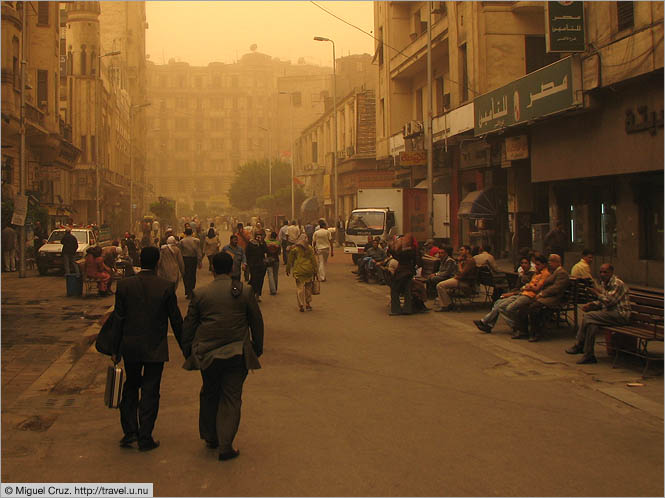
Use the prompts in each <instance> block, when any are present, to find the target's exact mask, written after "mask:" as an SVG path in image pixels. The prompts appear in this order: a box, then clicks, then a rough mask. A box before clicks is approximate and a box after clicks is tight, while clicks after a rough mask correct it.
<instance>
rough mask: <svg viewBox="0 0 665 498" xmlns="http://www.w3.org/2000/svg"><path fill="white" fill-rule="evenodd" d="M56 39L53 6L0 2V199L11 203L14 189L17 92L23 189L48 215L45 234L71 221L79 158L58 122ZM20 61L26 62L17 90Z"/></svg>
mask: <svg viewBox="0 0 665 498" xmlns="http://www.w3.org/2000/svg"><path fill="white" fill-rule="evenodd" d="M24 8H25V12H26V16H25V20H24V17H23V12H24ZM24 21H25V22H24ZM24 27H25V30H26V31H25V32H24ZM24 35H25V40H27V42H26V44H25V45H24V44H23V40H24ZM59 39H60V24H59V21H58V4H57V2H25V4H24V3H23V2H2V199H3V202H4V201H13V200H14V198H15V196H16V194H17V193H18V189H19V174H20V172H19V166H20V114H21V109H20V108H21V93H22V92H23V93H24V94H25V101H26V104H25V120H26V122H25V123H26V127H25V137H26V139H25V143H26V150H25V152H26V157H25V166H26V177H25V188H26V193H27V194H28V196H29V202H30V203H32V204H36V205H39V206H41V207H42V208H43V209H45V210H46V212H47V213H48V227H46V228H53V227H54V226H56V225H57V224H59V223H66V222H68V221H70V220H71V218H72V216H73V211H74V202H73V197H72V189H71V186H72V176H73V170H74V164H75V163H76V161H77V158H78V156H79V153H80V150H79V149H78V147H76V146H75V144H73V143H72V130H71V127H70V126H69V125H68V124H66V123H65V122H64V121H63V120H62V119H61V118H60V112H59V106H60V85H59V82H60V63H59V57H58V54H59ZM22 60H23V61H26V65H25V66H26V67H25V71H26V85H25V88H23V89H22V88H21V61H22ZM32 221H33V220H26V222H27V224H30V223H31V222H32ZM28 228H30V227H28Z"/></svg>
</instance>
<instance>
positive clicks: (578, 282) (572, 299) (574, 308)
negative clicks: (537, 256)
mask: <svg viewBox="0 0 665 498" xmlns="http://www.w3.org/2000/svg"><path fill="white" fill-rule="evenodd" d="M591 286H593V281H591V280H589V279H584V278H575V277H570V279H569V282H568V287H567V288H566V290H565V292H564V294H563V299H562V300H561V302H560V303H559V304H558V305H557V306H553V307H552V308H550V309H551V319H552V321H553V322H554V323H555V325H556V326H557V327H558V326H560V325H562V324H566V325H568V326H569V327H573V328H574V329H575V330H577V326H578V322H579V311H578V308H579V305H580V304H585V303H588V302H590V301H593V300H595V294H592V293H591V291H589V287H591ZM569 313H572V314H573V322H572V323H571V322H570V317H569Z"/></svg>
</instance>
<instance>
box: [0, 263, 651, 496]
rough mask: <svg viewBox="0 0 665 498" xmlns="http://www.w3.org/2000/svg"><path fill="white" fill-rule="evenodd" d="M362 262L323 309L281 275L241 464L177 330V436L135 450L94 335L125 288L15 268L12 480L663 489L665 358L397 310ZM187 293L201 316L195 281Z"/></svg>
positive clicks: (335, 491)
mask: <svg viewBox="0 0 665 498" xmlns="http://www.w3.org/2000/svg"><path fill="white" fill-rule="evenodd" d="M206 269H207V265H204V268H203V269H202V270H200V271H199V274H198V285H199V286H201V285H205V284H206V283H207V282H209V281H210V279H211V276H210V274H209V273H208V272H207V271H206ZM352 269H353V265H352V264H351V261H350V257H349V256H345V255H343V254H342V253H341V251H339V252H337V253H336V255H335V257H334V258H332V259H331V262H330V265H329V277H328V281H327V282H324V283H322V285H321V287H322V291H321V295H319V296H314V300H313V303H312V304H313V308H314V310H313V312H311V313H299V312H298V308H297V305H296V298H295V285H294V282H293V278H289V277H286V276H285V275H284V270H283V267H282V268H280V282H279V293H278V295H276V296H270V295H269V292H268V283H267V281H266V283H265V287H264V295H263V298H262V302H261V309H262V312H263V316H264V320H265V324H266V326H265V347H264V355H263V356H262V358H261V362H262V364H263V368H262V369H261V370H258V371H254V372H252V373H250V375H249V376H248V378H247V381H246V383H245V389H244V404H243V415H242V420H241V425H240V430H239V433H238V437H237V439H236V445H237V447H238V448H239V449H240V451H241V454H240V457H239V458H238V459H236V460H233V461H230V462H219V461H218V460H217V458H216V456H217V455H216V452H215V450H209V449H206V448H205V445H204V444H203V442H202V441H201V440H200V439H199V436H198V393H199V388H200V384H201V378H200V375H199V374H198V373H196V372H187V371H185V370H182V369H181V368H180V367H181V365H182V362H183V357H182V354H181V352H180V350H179V348H178V346H177V343H176V341H175V338H173V337H171V339H170V347H171V349H170V357H171V361H170V362H169V363H167V364H166V369H165V372H164V377H163V381H162V390H161V405H160V412H159V417H158V419H157V425H156V428H155V432H154V436H155V438H156V439H158V440H160V441H161V443H162V445H161V447H160V448H158V449H157V450H155V451H152V452H150V453H140V452H138V451H137V450H136V449H131V450H128V449H122V448H119V447H118V444H117V443H118V440H119V439H120V437H121V436H122V431H121V429H120V422H119V413H118V411H117V410H110V409H108V408H106V407H105V406H104V404H103V393H104V383H105V375H106V367H107V366H108V365H110V364H111V362H110V360H109V359H108V358H107V357H105V356H102V355H100V354H99V353H97V351H96V350H95V348H94V344H92V342H91V341H92V340H93V338H94V334H95V333H96V330H98V328H99V324H98V319H99V318H100V317H101V316H103V314H104V313H105V312H106V311H107V309H108V307H109V306H111V305H112V304H113V298H112V297H109V298H103V299H101V298H97V297H91V298H66V297H64V294H65V284H64V281H63V279H62V277H59V276H49V277H37V276H35V275H33V274H32V273H29V277H28V278H26V279H24V280H19V279H18V278H16V274H3V278H2V304H3V306H2V481H3V482H153V483H154V486H155V487H154V492H155V495H156V496H159V495H161V496H164V495H167V496H302V495H310V496H320V495H330V496H348V495H361V496H362V495H369V496H400V495H401V496H409V495H414V496H437V495H444V496H445V495H452V496H455V495H458V496H474V495H475V496H494V495H507V496H519V495H534V496H539V495H540V496H578V495H591V496H648V495H654V496H662V495H663V377H662V371H661V367H660V365H655V368H653V369H652V370H651V372H652V375H653V376H651V377H648V378H646V379H642V378H641V366H640V364H639V362H637V361H632V360H630V359H620V361H619V363H618V366H617V368H616V369H612V368H611V360H610V359H608V358H607V356H606V355H605V353H604V352H603V349H602V348H604V346H597V347H596V350H597V353H598V357H599V363H598V364H597V365H584V366H580V365H576V364H575V360H576V359H578V358H577V357H574V356H572V357H571V356H569V355H566V354H565V353H564V349H565V348H566V347H568V346H570V345H571V344H572V337H573V331H572V330H570V329H559V330H551V331H548V333H547V334H546V339H545V340H543V341H541V342H538V343H527V342H523V341H511V340H510V337H509V330H508V328H507V326H506V325H505V324H504V323H503V322H502V321H500V322H499V325H498V326H497V327H496V329H495V333H493V334H491V335H488V334H483V333H480V332H479V331H478V330H477V329H476V328H475V326H474V325H473V323H472V321H471V320H472V319H474V318H477V317H479V316H481V315H482V314H483V313H484V312H485V311H486V309H487V308H485V307H483V308H479V309H477V310H475V311H464V312H461V313H460V312H452V313H434V312H430V313H427V314H421V315H412V316H396V317H391V316H388V300H389V299H388V292H389V290H388V288H387V287H385V286H379V285H368V284H363V283H357V282H356V280H355V275H353V274H352V273H351V270H352ZM266 280H267V279H266ZM179 303H180V307H181V310H182V312H183V315H184V314H185V313H186V311H187V303H188V301H186V300H185V299H184V294H183V287H182V285H181V286H180V289H179ZM19 305H22V306H23V307H22V308H20V311H19V309H18V306H19ZM428 305H429V306H430V307H434V306H433V303H432V302H430V303H428ZM631 382H639V383H641V384H644V385H643V386H639V387H628V386H627V383H631Z"/></svg>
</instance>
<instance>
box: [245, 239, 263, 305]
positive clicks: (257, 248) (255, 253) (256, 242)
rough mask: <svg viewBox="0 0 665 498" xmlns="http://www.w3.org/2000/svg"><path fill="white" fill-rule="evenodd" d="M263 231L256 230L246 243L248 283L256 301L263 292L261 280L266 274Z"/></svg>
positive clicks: (259, 299)
mask: <svg viewBox="0 0 665 498" xmlns="http://www.w3.org/2000/svg"><path fill="white" fill-rule="evenodd" d="M264 237H265V232H263V231H262V230H261V231H257V232H256V235H255V236H254V238H253V239H252V240H250V241H249V244H247V266H248V267H249V285H251V286H252V289H254V295H255V296H256V300H257V301H259V302H260V301H261V294H262V293H263V280H264V279H265V276H266V257H267V255H268V247H267V246H266V243H265V242H264V240H263V238H264Z"/></svg>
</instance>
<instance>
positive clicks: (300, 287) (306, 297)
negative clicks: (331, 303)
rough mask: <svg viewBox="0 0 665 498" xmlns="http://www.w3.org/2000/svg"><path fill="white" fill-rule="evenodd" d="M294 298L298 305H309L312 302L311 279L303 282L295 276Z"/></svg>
mask: <svg viewBox="0 0 665 498" xmlns="http://www.w3.org/2000/svg"><path fill="white" fill-rule="evenodd" d="M296 299H297V300H298V306H300V307H303V306H309V305H310V304H311V303H312V280H310V281H309V282H304V281H302V280H298V279H297V278H296Z"/></svg>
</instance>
